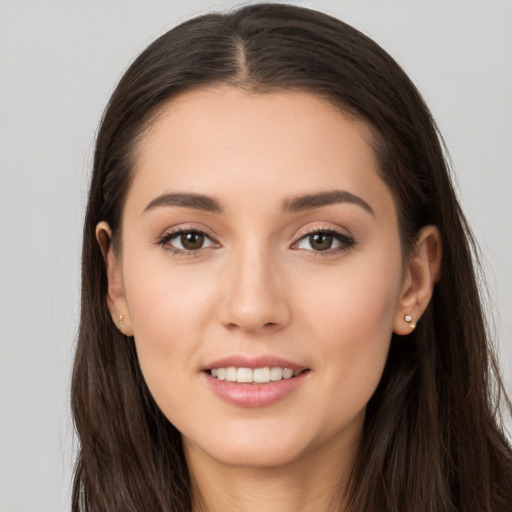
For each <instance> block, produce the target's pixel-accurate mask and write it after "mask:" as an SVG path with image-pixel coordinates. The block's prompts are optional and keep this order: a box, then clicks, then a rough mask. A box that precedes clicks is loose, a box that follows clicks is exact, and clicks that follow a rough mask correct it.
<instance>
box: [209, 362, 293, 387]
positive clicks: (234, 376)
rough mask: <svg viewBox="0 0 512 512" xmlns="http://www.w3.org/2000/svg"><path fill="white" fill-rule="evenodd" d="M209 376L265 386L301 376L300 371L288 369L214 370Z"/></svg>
mask: <svg viewBox="0 0 512 512" xmlns="http://www.w3.org/2000/svg"><path fill="white" fill-rule="evenodd" d="M210 373H211V376H212V377H216V378H217V379H219V380H227V381H229V382H241V383H252V382H255V383H258V384H265V383H267V382H271V381H272V382H277V381H279V380H282V379H291V378H292V377H297V375H300V374H301V370H295V371H293V370H291V369H290V368H279V367H274V368H269V367H268V366H265V367H264V368H255V369H254V370H253V369H252V368H236V367H234V366H230V367H229V368H214V369H212V370H210Z"/></svg>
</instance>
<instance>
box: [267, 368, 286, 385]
mask: <svg viewBox="0 0 512 512" xmlns="http://www.w3.org/2000/svg"><path fill="white" fill-rule="evenodd" d="M282 378H283V369H282V368H270V380H271V381H272V382H274V381H276V380H281V379H282Z"/></svg>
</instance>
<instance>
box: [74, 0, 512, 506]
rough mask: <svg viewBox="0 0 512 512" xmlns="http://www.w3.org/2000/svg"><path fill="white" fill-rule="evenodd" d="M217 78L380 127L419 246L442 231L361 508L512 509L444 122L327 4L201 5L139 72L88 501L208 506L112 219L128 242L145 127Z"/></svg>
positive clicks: (95, 291) (90, 332) (386, 387)
mask: <svg viewBox="0 0 512 512" xmlns="http://www.w3.org/2000/svg"><path fill="white" fill-rule="evenodd" d="M215 84H232V85H234V86H237V87H242V88H244V89H247V90H250V91H257V92H261V93H265V92H271V91H274V90H301V91H307V92H310V93H312V94H314V95H317V96H319V97H322V98H325V99H327V100H328V101H330V102H331V103H332V104H334V105H336V106H338V108H340V109H341V110H342V111H344V112H345V113H347V114H348V115H349V116H353V117H356V118H357V119H360V120H363V121H364V122H366V124H367V125H368V126H369V127H370V128H371V130H372V132H373V134H374V149H375V152H376V155H377V158H378V161H379V167H380V171H381V173H382V177H383V178H384V180H385V181H386V183H387V184H388V185H389V188H390V190H391V191H392V193H393V195H394V197H395V200H396V204H397V209H398V212H399V213H398V214H399V227H400V235H401V239H402V245H403V251H404V254H405V255H407V254H408V252H409V251H410V249H411V248H412V247H413V246H414V243H415V241H416V236H417V234H418V232H419V230H420V229H421V228H422V227H423V226H425V225H428V224H433V225H436V226H437V227H438V228H439V230H440V233H441V236H442V240H443V246H444V251H443V269H442V273H441V277H440V279H439V281H438V283H437V284H436V286H435V289H434V294H433V298H432V301H431V303H430V305H429V307H428V309H427V311H426V312H425V314H424V316H423V317H422V320H421V322H420V323H419V324H418V326H417V329H416V330H415V331H414V333H412V334H411V335H410V336H408V337H406V338H403V337H399V336H395V335H393V338H392V340H391V347H390V351H389V356H388V360H387V364H386V367H385V370H384V374H383V376H382V379H381V382H380V384H379V386H378V389H377V391H376V392H375V394H374V396H373V397H372V398H371V400H370V402H369V404H368V407H367V413H366V419H365V424H364V431H363V438H362V444H361V446H360V449H359V453H358V457H357V460H356V464H355V467H354V468H353V471H352V475H351V485H350V487H349V492H350V503H351V509H352V510H355V511H359V512H364V511H366V512H378V511H386V512H404V511H414V512H419V511H429V512H431V511H436V512H452V511H460V512H475V511H479V512H483V511H493V512H504V511H509V512H510V511H511V510H512V454H511V450H510V446H509V444H508V442H507V439H506V438H505V436H504V434H503V430H502V427H501V425H500V423H499V411H498V408H499V402H500V396H501V397H502V398H503V397H504V392H503V387H502V384H501V381H500V379H499V374H498V372H497V366H496V362H495V359H494V356H493V355H492V351H491V350H490V347H489V340H488V336H487V333H486V326H485V322H484V318H483V312H482V307H481V302H480V298H479V289H478V284H477V278H476V277H477V276H476V271H475V270H477V269H478V267H475V266H474V263H473V257H472V254H473V255H475V254H476V251H475V244H474V242H473V239H472V236H471V233H470V230H469V228H468V225H467V223H466V220H465V219H464V216H463V214H462V212H461V209H460V206H459V204H458V202H457V199H456V197H455V193H454V190H453V187H452V185H451V182H450V177H449V171H448V167H447V163H446V159H445V156H444V151H443V145H442V141H441V140H440V136H439V134H438V131H437V128H436V125H435V123H434V121H433V119H432V117H431V115H430V113H429V111H428V108H427V107H426V105H425V104H424V102H423V100H422V98H421V96H420V94H419V93H418V91H417V90H416V88H415V87H414V85H413V84H412V83H411V81H410V80H409V79H408V78H407V76H406V75H405V73H404V72H403V71H402V69H401V68H400V67H399V66H398V64H397V63H396V62H395V61H394V60H393V59H392V58H391V57H390V56H389V55H388V54H387V53H386V52H385V51H384V50H382V49H381V48H380V47H379V46H378V45H377V44H376V43H374V42H373V41H372V40H370V39H369V38H368V37H366V36H364V35H363V34H361V33H360V32H358V31H357V30H355V29H354V28H352V27H350V26H348V25H346V24H345V23H343V22H341V21H339V20H336V19H334V18H332V17H329V16H327V15H324V14H321V13H319V12H315V11H312V10H309V9H305V8H299V7H293V6H289V5H278V4H275V5H274V4H256V5H251V6H247V7H243V8H241V9H239V10H236V11H234V12H232V13H229V14H210V15H205V16H201V17H198V18H195V19H192V20H190V21H188V22H185V23H183V24H182V25H180V26H178V27H176V28H174V29H173V30H171V31H169V32H168V33H166V34H164V35H163V36H161V37H160V38H159V39H157V40H156V41H155V42H154V43H152V44H151V45H150V46H149V47H148V48H147V49H146V50H145V51H144V52H143V53H142V54H141V55H140V56H139V57H138V58H137V59H136V60H135V62H134V63H133V64H132V65H131V66H130V68H129V69H128V71H127V72H126V74H125V75H124V76H123V78H122V79H121V81H120V83H119V85H118V86H117V88H116V90H115V92H114V93H113V95H112V98H111V99H110V102H109V104H108V107H107V109H106V111H105V114H104V117H103V120H102V123H101V128H100V131H99V134H98V138H97V144H96V153H95V159H94V171H93V176H92V183H91V188H90V195H89V202H88V207H87V213H86V219H85V226H84V242H83V260H82V302H81V323H80V332H79V338H78V346H77V352H76V359H75V365H74V373H73V382H72V398H71V400H72V410H73V415H74V420H75V424H76V429H77V432H78V436H79V438H80V452H79V455H78V460H77V463H76V471H75V480H74V487H73V510H74V511H75V512H76V511H78V510H79V507H80V504H79V502H80V501H81V500H82V501H83V503H84V505H85V509H86V510H88V511H91V512H107V511H108V512H115V511H123V512H130V511H141V510H145V511H146V510H147V511H149V510H151V511H153V510H154V511H157V510H159V511H164V510H165V511H175V512H177V511H179V512H183V511H188V510H190V508H191V482H190V478H189V475H188V471H187V465H186V462H185V458H184V454H183V449H182V444H181V437H180V433H179V432H178V431H177V430H176V428H175V427H174V426H173V425H172V424H171V423H170V422H169V421H168V420H167V419H166V418H165V416H164V415H163V414H162V412H161V411H160V410H159V408H158V406H157V405H156V404H155V402H154V400H153V398H152V396H151V394H150V392H149V391H148V388H147V387H146V384H145V382H144V379H143V376H142V373H141V370H140V367H139V364H138V360H137V355H136V353H135V349H134V346H133V343H130V342H127V340H126V338H125V337H124V336H123V335H122V334H121V333H120V332H119V331H118V330H117V329H116V328H115V326H114V325H113V323H112V320H111V317H110V314H109V310H108V307H107V303H106V293H107V279H106V272H105V266H104V262H103V257H102V254H101V251H100V248H99V246H98V244H97V242H96V239H95V227H96V225H97V223H98V222H100V221H103V220H104V221H107V222H108V223H109V225H110V227H111V229H112V232H113V241H114V244H115V247H116V248H117V249H116V250H120V247H121V244H120V225H121V221H122V218H121V215H122V209H123V201H124V198H125V196H126V193H127V190H128V188H129V186H130V182H131V178H132V167H133V159H134V153H135V150H136V147H137V144H138V141H139V140H140V137H141V135H142V134H143V133H144V130H146V129H147V128H148V125H149V124H150V123H151V122H152V120H153V119H154V118H155V115H156V114H157V113H158V112H159V110H160V109H161V108H162V106H163V105H164V104H165V103H166V102H168V101H170V100H172V98H173V97H175V96H177V95H179V94H180V93H181V92H183V91H185V90H190V89H193V88H199V87H204V86H209V85H215ZM475 261H478V260H477V259H475ZM505 402H506V404H507V406H510V403H509V402H508V400H507V399H505Z"/></svg>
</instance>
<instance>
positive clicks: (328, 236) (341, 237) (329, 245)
mask: <svg viewBox="0 0 512 512" xmlns="http://www.w3.org/2000/svg"><path fill="white" fill-rule="evenodd" d="M354 245H355V240H354V239H353V238H352V237H351V236H349V235H345V234H343V233H340V232H338V231H334V230H330V229H323V230H318V231H314V232H312V233H309V234H307V235H304V236H303V237H302V238H300V239H299V240H297V242H295V243H294V244H293V246H292V249H302V250H306V251H309V252H311V253H322V252H325V253H326V254H334V253H337V252H340V251H345V250H348V249H350V248H351V247H353V246H354Z"/></svg>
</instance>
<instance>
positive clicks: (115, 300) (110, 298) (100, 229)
mask: <svg viewBox="0 0 512 512" xmlns="http://www.w3.org/2000/svg"><path fill="white" fill-rule="evenodd" d="M96 240H97V241H98V244H99V246H100V248H101V252H102V254H103V259H104V261H105V268H106V271H107V282H108V291H107V304H108V309H109V310H110V315H111V316H112V321H113V322H114V324H115V325H116V327H117V328H118V329H119V330H120V331H121V332H122V333H123V334H124V335H125V336H133V330H132V324H131V321H130V315H129V312H128V305H127V303H126V298H125V294H124V286H123V275H122V271H121V262H120V260H119V258H118V257H117V256H116V254H115V251H114V249H113V247H112V230H111V229H110V226H109V225H108V224H107V223H106V222H100V223H99V224H98V225H97V226H96Z"/></svg>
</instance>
